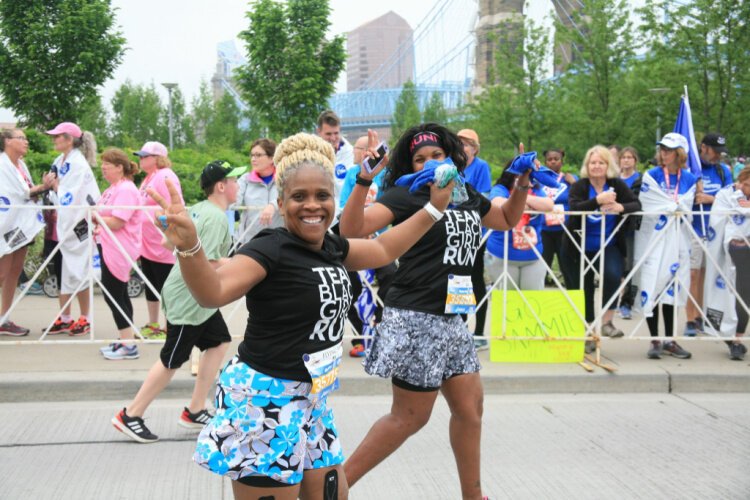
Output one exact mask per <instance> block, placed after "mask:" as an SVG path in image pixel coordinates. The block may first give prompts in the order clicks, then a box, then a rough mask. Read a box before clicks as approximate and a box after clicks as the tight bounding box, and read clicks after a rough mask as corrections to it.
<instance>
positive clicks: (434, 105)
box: [422, 92, 448, 124]
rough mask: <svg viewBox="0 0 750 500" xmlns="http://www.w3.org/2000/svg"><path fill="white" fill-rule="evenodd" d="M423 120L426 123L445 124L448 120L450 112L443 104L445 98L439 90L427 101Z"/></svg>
mask: <svg viewBox="0 0 750 500" xmlns="http://www.w3.org/2000/svg"><path fill="white" fill-rule="evenodd" d="M422 121H423V122H425V123H428V122H432V123H440V124H445V123H446V122H447V121H448V113H447V112H446V111H445V106H443V99H442V97H440V94H439V93H438V92H433V93H432V95H430V100H429V101H428V102H427V107H425V109H424V113H423V114H422Z"/></svg>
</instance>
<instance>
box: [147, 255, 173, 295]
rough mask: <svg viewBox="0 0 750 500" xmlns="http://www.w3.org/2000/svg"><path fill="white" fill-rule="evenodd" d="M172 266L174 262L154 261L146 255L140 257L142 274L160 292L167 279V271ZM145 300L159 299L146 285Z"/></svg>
mask: <svg viewBox="0 0 750 500" xmlns="http://www.w3.org/2000/svg"><path fill="white" fill-rule="evenodd" d="M172 266H174V264H165V263H163V262H154V261H153V260H148V259H147V258H146V257H141V270H142V271H143V275H144V276H145V277H146V279H147V280H148V281H149V283H151V284H152V285H154V288H155V289H156V291H157V292H159V293H161V289H162V287H163V286H164V282H165V281H167V276H169V271H171V270H172ZM146 300H147V301H149V302H158V301H159V299H158V298H157V297H156V295H154V292H152V291H151V288H149V286H148V285H146Z"/></svg>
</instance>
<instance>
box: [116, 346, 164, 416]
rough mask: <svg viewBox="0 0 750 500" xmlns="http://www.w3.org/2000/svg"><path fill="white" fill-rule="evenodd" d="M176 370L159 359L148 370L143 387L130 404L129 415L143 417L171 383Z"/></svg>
mask: <svg viewBox="0 0 750 500" xmlns="http://www.w3.org/2000/svg"><path fill="white" fill-rule="evenodd" d="M176 371H177V369H170V368H166V367H165V366H164V365H163V364H162V362H161V360H157V361H156V363H154V364H153V365H152V366H151V369H150V370H149V371H148V375H146V380H144V381H143V384H142V385H141V388H140V389H138V393H137V394H136V395H135V398H134V399H133V402H132V403H130V405H128V407H127V410H126V413H127V414H128V416H130V417H143V414H144V413H146V409H147V408H148V407H149V405H150V404H151V403H152V402H153V401H154V399H156V396H158V395H159V394H160V393H161V391H163V390H164V388H165V387H167V386H168V385H169V382H170V381H171V380H172V377H173V376H174V374H175V372H176Z"/></svg>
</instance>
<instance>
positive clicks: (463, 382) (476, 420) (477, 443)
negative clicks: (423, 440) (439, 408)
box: [440, 373, 484, 500]
mask: <svg viewBox="0 0 750 500" xmlns="http://www.w3.org/2000/svg"><path fill="white" fill-rule="evenodd" d="M440 390H441V392H442V393H443V396H444V397H445V400H446V401H447V402H448V407H449V408H450V411H451V419H450V426H449V433H450V441H451V448H453V456H454V457H455V459H456V467H457V469H458V478H459V481H460V482H461V495H462V497H463V498H464V500H467V499H476V500H481V498H482V484H481V480H480V468H481V460H480V458H481V450H480V448H481V441H482V413H483V403H484V394H483V391H482V381H481V379H480V378H479V373H467V374H464V375H458V376H455V377H452V378H449V379H448V380H446V381H445V382H443V385H442V386H441V388H440Z"/></svg>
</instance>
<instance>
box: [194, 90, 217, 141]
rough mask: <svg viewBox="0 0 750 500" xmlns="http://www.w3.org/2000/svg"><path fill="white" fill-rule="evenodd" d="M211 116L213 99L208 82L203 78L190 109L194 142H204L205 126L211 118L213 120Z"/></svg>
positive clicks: (212, 113)
mask: <svg viewBox="0 0 750 500" xmlns="http://www.w3.org/2000/svg"><path fill="white" fill-rule="evenodd" d="M213 116H214V101H213V98H212V97H211V93H210V91H209V90H208V83H206V81H205V80H203V81H201V85H200V87H199V89H198V95H196V96H195V97H193V102H192V110H191V113H190V123H191V128H192V129H193V133H194V134H195V142H196V143H197V144H205V142H206V128H207V127H208V124H209V123H210V122H211V120H213Z"/></svg>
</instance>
